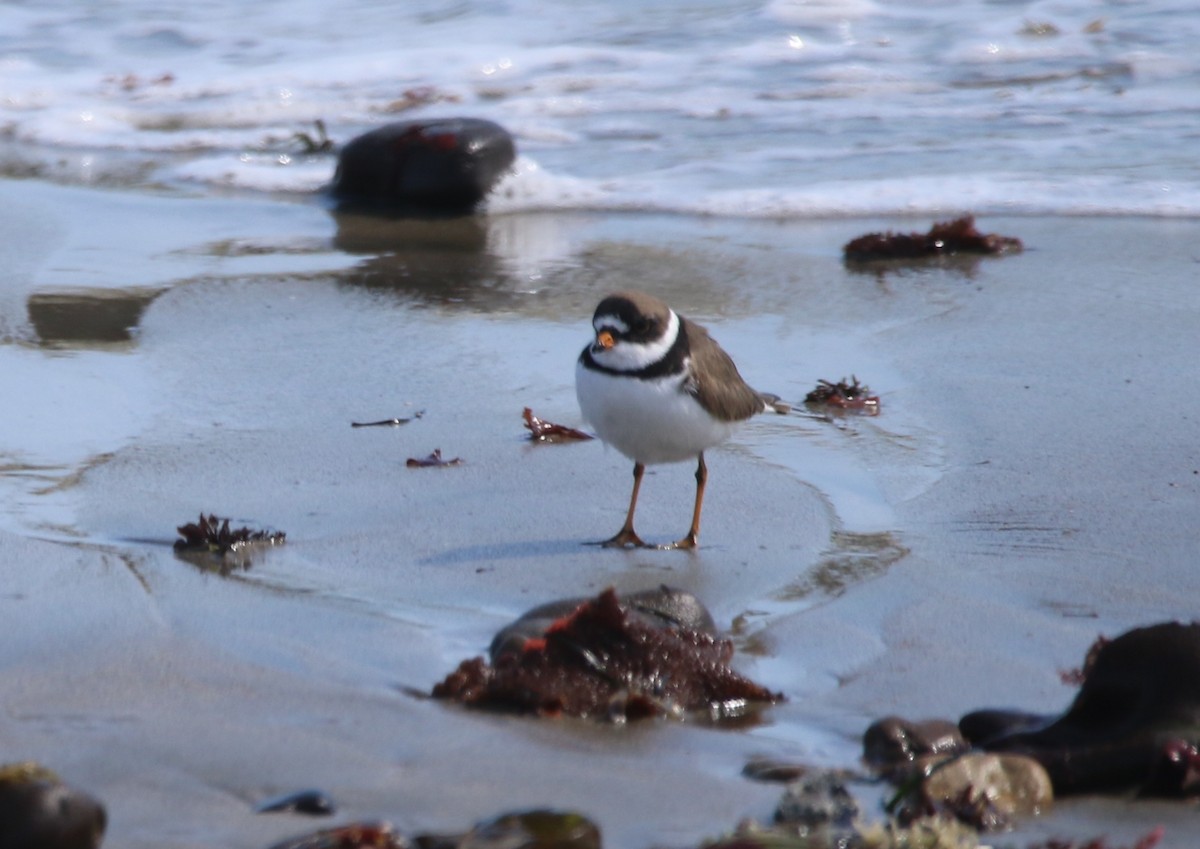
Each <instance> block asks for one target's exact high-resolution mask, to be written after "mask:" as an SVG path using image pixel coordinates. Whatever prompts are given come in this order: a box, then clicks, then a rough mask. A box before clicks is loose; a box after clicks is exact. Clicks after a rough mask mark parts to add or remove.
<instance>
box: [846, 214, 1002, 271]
mask: <svg viewBox="0 0 1200 849" xmlns="http://www.w3.org/2000/svg"><path fill="white" fill-rule="evenodd" d="M1023 247H1024V246H1023V245H1022V244H1021V240H1020V239H1016V238H1013V237H1011V236H997V235H996V234H995V233H980V232H979V230H977V229H976V228H975V216H973V215H964V216H962V217H961V218H956V219H954V220H953V221H941V222H938V223H936V224H934V225H933V226H932V227H931V228H930V229H929V232H928V233H893V232H891V231H890V230H889V231H888V232H886V233H868V234H866V235H865V236H859V237H858V238H857V239H852V240H851V241H849V242H847V243H846V244H845V246H844V247H843V248H842V253H843V255H844V256H845V258H846V260H847V261H848V262H874V261H877V260H888V259H926V258H929V257H938V256H951V255H953V254H960V253H971V254H1005V253H1017V252H1019V251H1021V250H1022V249H1023Z"/></svg>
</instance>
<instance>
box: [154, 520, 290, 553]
mask: <svg viewBox="0 0 1200 849" xmlns="http://www.w3.org/2000/svg"><path fill="white" fill-rule="evenodd" d="M176 530H177V531H179V535H180V536H181V537H183V539H177V540H175V550H176V551H200V552H208V553H210V554H218V555H221V556H224V555H226V554H237V553H239V552H242V551H244V550H245V549H247V548H249V547H250V546H259V545H280V544H282V543H283V541H284V539H285V538H286V536H287V535H286V534H285V533H284V532H283V531H253V530H251V529H250V528H247V527H241V528H231V527H229V520H228V519H222V518H220V517H218V516H216V515H214V514H212V513H210V514H209V515H207V516H206V515H204V514H203V513H201V514H200V519H199V521H197V522H188V523H187V524H186V525H180V526H179V527H178V528H176Z"/></svg>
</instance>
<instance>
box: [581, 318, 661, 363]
mask: <svg viewBox="0 0 1200 849" xmlns="http://www.w3.org/2000/svg"><path fill="white" fill-rule="evenodd" d="M595 326H596V329H597V330H599V329H600V328H601V327H605V326H608V327H615V328H617V329H618V330H621V329H623V328H624V327H625V323H624V322H622V321H621V320H620V319H618V318H615V317H614V316H599V317H598V318H597V319H596V321H595ZM678 338H679V316H677V315H675V310H671V311H670V315H669V318H668V319H667V328H666V330H665V331H663V335H662V336H661V337H660V338H658V339H657V340H655V341H653V342H638V343H634V342H621V341H618V342H617V344H615V345H613V346H612V347H611V348H609V349H607V350H603V349H601V350H596V348H592V359H593V360H595V361H596V362H597V363H599V364H600V365H602V366H604V367H605V368H609V369H612V370H614V371H626V372H636V371H641V370H642V369H644V368H646V367H647V366H650V365H653V364H654V363H656V362H658V361H659V360H661V359H662V358H663V357H665V356H666V355H667V352H668V351H670V350H671V346H673V345H674V344H675V340H676V339H678Z"/></svg>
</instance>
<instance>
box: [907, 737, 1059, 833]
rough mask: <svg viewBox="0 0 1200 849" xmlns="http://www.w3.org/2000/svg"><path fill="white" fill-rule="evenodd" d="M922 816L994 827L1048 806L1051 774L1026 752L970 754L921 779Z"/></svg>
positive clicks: (936, 769)
mask: <svg viewBox="0 0 1200 849" xmlns="http://www.w3.org/2000/svg"><path fill="white" fill-rule="evenodd" d="M920 797H921V805H920V806H919V810H920V814H921V815H922V816H927V815H937V814H950V815H952V816H954V817H955V818H957V819H958V820H959V821H960V822H965V823H967V824H969V825H972V826H974V827H975V828H978V829H983V830H995V829H999V828H1004V827H1006V826H1008V825H1009V824H1010V823H1011V822H1012V820H1013V819H1014V818H1016V817H1021V816H1036V815H1038V814H1040V813H1042V812H1043V811H1046V810H1048V809H1049V808H1050V805H1051V804H1052V803H1053V801H1054V791H1053V789H1052V788H1051V786H1050V776H1048V775H1047V774H1046V771H1045V770H1044V769H1042V766H1041V764H1039V763H1038V762H1037V761H1036V760H1034V759H1033V758H1029V757H1024V756H1022V755H1008V754H1004V755H996V754H985V753H983V752H971V753H969V754H966V755H962V756H960V757H956V758H953V759H951V760H950V761H948V762H946V763H944V764H942V765H940V766H938V767H936V768H935V769H934V770H933V771H932V772H931V773H930V774H929V775H928V776H927V777H926V778H925V780H924V781H922V782H921V787H920Z"/></svg>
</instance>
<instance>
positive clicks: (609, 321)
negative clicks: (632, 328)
mask: <svg viewBox="0 0 1200 849" xmlns="http://www.w3.org/2000/svg"><path fill="white" fill-rule="evenodd" d="M592 327H594V328H596V332H597V333H599V332H600V328H601V327H611V328H612V329H613V330H615V331H617V332H618V333H628V332H629V325H628V324H626V323H625V322H623V321H621V319H619V318H617V317H616V316H615V315H598V316H596V318H595V319H594V320H593V321H592Z"/></svg>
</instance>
